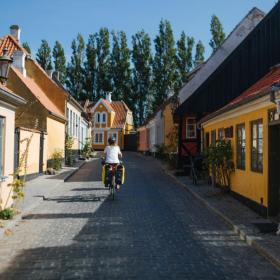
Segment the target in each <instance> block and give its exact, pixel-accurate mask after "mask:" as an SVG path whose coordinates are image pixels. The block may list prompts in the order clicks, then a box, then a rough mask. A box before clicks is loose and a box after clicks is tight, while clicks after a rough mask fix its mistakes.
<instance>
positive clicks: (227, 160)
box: [204, 140, 234, 190]
mask: <svg viewBox="0 0 280 280" xmlns="http://www.w3.org/2000/svg"><path fill="white" fill-rule="evenodd" d="M204 158H205V161H204V163H205V165H206V166H207V168H208V171H209V174H210V175H211V176H212V180H213V182H214V184H215V185H218V186H220V187H222V188H224V189H226V190H229V189H230V174H231V173H232V172H233V171H234V163H233V156H232V147H231V142H230V141H228V140H221V141H218V142H217V143H216V145H215V146H210V147H209V148H207V149H206V150H205V151H204Z"/></svg>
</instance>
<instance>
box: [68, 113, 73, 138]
mask: <svg viewBox="0 0 280 280" xmlns="http://www.w3.org/2000/svg"><path fill="white" fill-rule="evenodd" d="M72 121H73V120H72V111H71V110H70V122H69V134H70V135H71V136H72Z"/></svg>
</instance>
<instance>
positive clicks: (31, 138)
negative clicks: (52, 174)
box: [20, 128, 47, 176]
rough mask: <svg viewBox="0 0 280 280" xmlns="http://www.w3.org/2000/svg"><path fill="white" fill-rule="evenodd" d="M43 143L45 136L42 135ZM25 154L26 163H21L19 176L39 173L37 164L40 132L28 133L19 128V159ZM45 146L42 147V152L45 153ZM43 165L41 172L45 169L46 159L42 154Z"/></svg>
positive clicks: (28, 131)
mask: <svg viewBox="0 0 280 280" xmlns="http://www.w3.org/2000/svg"><path fill="white" fill-rule="evenodd" d="M44 138H45V140H44V141H45V142H46V141H47V135H44ZM29 142H30V144H29V147H28V143H29ZM45 142H44V144H45ZM26 151H28V153H27V157H26V161H24V162H22V166H21V172H20V175H21V176H23V175H24V174H25V172H26V175H29V174H35V173H38V172H39V162H40V132H36V131H30V130H26V129H23V128H21V129H20V159H21V158H22V156H23V154H24V153H26ZM46 151H47V150H46V145H44V152H46ZM43 161H44V165H43V171H45V170H46V167H47V157H46V155H45V154H44V159H43Z"/></svg>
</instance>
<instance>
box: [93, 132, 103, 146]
mask: <svg viewBox="0 0 280 280" xmlns="http://www.w3.org/2000/svg"><path fill="white" fill-rule="evenodd" d="M96 134H99V135H100V134H101V135H102V142H99V141H98V142H96V141H95V136H96ZM93 144H95V145H103V144H104V131H97V132H94V135H93Z"/></svg>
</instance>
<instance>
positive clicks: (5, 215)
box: [0, 208, 16, 220]
mask: <svg viewBox="0 0 280 280" xmlns="http://www.w3.org/2000/svg"><path fill="white" fill-rule="evenodd" d="M15 214H16V211H15V210H14V209H13V208H6V209H4V210H1V211H0V219H2V220H10V219H12V218H13V217H14V216H15Z"/></svg>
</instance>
